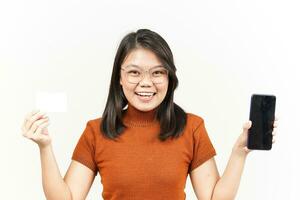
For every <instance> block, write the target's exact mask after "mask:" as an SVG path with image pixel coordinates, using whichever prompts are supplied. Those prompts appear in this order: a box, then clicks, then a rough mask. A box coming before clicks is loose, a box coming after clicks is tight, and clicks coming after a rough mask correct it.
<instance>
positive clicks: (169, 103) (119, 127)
mask: <svg viewBox="0 0 300 200" xmlns="http://www.w3.org/2000/svg"><path fill="white" fill-rule="evenodd" d="M137 48H145V49H147V50H151V51H152V52H153V53H154V54H155V55H156V56H157V57H158V59H159V60H160V61H161V63H162V64H163V66H164V67H165V68H166V69H167V70H168V78H169V85H168V91H167V94H166V96H165V98H164V100H163V101H162V103H161V104H160V105H159V106H158V109H157V112H156V118H157V119H158V120H159V122H160V134H159V139H160V140H161V141H165V140H166V139H167V138H170V137H172V138H175V137H176V138H177V137H179V136H180V135H181V133H182V131H183V129H184V127H185V125H186V120H187V115H186V113H185V111H184V110H183V109H182V108H181V107H179V106H178V105H177V104H176V103H174V102H173V97H174V90H175V89H176V88H177V86H178V79H177V76H176V67H175V65H174V60H173V54H172V51H171V49H170V47H169V45H168V44H167V42H166V41H165V40H164V39H163V38H162V37H161V36H160V35H159V34H157V33H156V32H154V31H151V30H149V29H139V30H137V32H131V33H129V34H127V35H126V36H125V37H124V38H123V39H122V41H121V43H120V45H119V47H118V50H117V53H116V56H115V59H114V65H113V71H112V75H111V80H110V87H109V94H108V98H107V101H106V106H105V109H104V112H103V114H102V123H101V125H100V130H101V131H102V132H103V134H104V135H105V136H106V137H107V138H110V139H114V140H115V139H116V138H117V137H118V136H119V135H120V134H122V132H123V130H124V129H125V128H126V126H125V125H124V124H123V122H122V117H123V114H124V110H123V108H124V107H125V106H126V105H127V103H128V101H127V99H126V97H125V95H124V93H123V90H122V87H121V85H120V68H121V65H122V63H123V61H124V59H125V58H126V56H127V55H128V54H129V53H130V52H131V51H132V50H135V49H137Z"/></svg>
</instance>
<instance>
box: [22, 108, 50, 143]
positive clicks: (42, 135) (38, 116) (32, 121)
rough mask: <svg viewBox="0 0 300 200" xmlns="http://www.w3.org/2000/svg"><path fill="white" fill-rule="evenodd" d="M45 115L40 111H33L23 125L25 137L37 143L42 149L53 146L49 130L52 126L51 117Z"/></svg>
mask: <svg viewBox="0 0 300 200" xmlns="http://www.w3.org/2000/svg"><path fill="white" fill-rule="evenodd" d="M45 114H46V113H44V112H40V111H39V110H35V111H32V112H30V113H28V114H27V115H26V117H25V119H24V123H23V125H22V133H23V136H24V137H26V138H28V139H31V140H32V141H34V142H35V143H37V144H38V145H39V147H40V148H43V147H46V146H48V145H50V144H51V138H50V136H49V132H48V129H47V127H48V126H49V124H50V123H49V117H48V116H46V115H45Z"/></svg>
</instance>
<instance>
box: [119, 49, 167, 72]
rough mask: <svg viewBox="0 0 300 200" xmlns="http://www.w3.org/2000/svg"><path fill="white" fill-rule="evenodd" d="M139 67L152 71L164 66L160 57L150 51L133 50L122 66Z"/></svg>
mask: <svg viewBox="0 0 300 200" xmlns="http://www.w3.org/2000/svg"><path fill="white" fill-rule="evenodd" d="M132 65H133V66H139V67H140V68H143V69H150V68H152V67H156V66H159V65H162V63H161V62H160V60H159V59H158V57H157V56H156V55H155V54H154V53H153V52H152V51H150V50H147V49H142V48H138V49H135V50H132V51H131V52H130V53H129V54H128V55H127V56H126V58H125V59H124V61H123V64H122V66H123V67H127V66H132Z"/></svg>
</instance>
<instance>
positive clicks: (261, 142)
mask: <svg viewBox="0 0 300 200" xmlns="http://www.w3.org/2000/svg"><path fill="white" fill-rule="evenodd" d="M275 104H276V97H275V96H274V95H259V94H253V95H252V97H251V107H250V117H249V118H250V120H251V121H252V126H251V128H250V129H249V134H248V144H247V147H248V149H257V150H270V149H271V148H272V139H273V135H272V132H273V123H274V119H275Z"/></svg>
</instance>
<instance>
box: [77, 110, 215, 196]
mask: <svg viewBox="0 0 300 200" xmlns="http://www.w3.org/2000/svg"><path fill="white" fill-rule="evenodd" d="M153 119H154V112H152V111H150V112H146V113H145V112H141V111H139V110H137V109H135V108H134V107H133V106H130V105H129V106H128V109H127V111H126V113H125V115H124V118H123V122H124V124H125V125H126V126H128V128H126V129H125V130H124V132H123V133H122V135H121V136H120V137H119V139H118V142H115V141H113V140H109V139H107V138H105V137H104V136H103V135H102V133H101V132H100V129H99V128H100V123H101V118H97V119H93V120H89V121H88V122H87V125H86V128H85V130H84V131H83V133H82V135H81V137H80V139H79V141H78V143H77V145H76V147H75V149H74V152H73V155H72V159H73V160H76V161H78V162H80V163H82V164H83V165H85V166H87V167H88V168H90V169H91V170H92V171H94V172H95V175H97V172H99V174H100V176H101V182H102V185H103V192H102V197H103V199H104V200H160V199H161V200H166V199H167V200H169V199H172V200H184V199H185V198H186V194H185V192H184V189H185V184H186V179H187V176H188V173H189V172H191V171H192V170H193V169H195V168H196V167H198V166H200V165H201V164H202V163H204V162H205V161H206V160H208V159H210V158H211V157H213V156H215V155H216V151H215V149H214V147H213V145H212V143H211V141H210V139H209V136H208V134H207V131H206V129H205V125H204V120H203V119H202V118H201V117H199V116H197V115H194V114H191V113H187V124H186V127H185V129H184V133H183V135H182V136H180V137H179V138H176V139H173V140H166V141H164V142H161V141H160V140H159V139H158V137H157V136H158V134H159V122H158V121H157V120H153Z"/></svg>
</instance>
